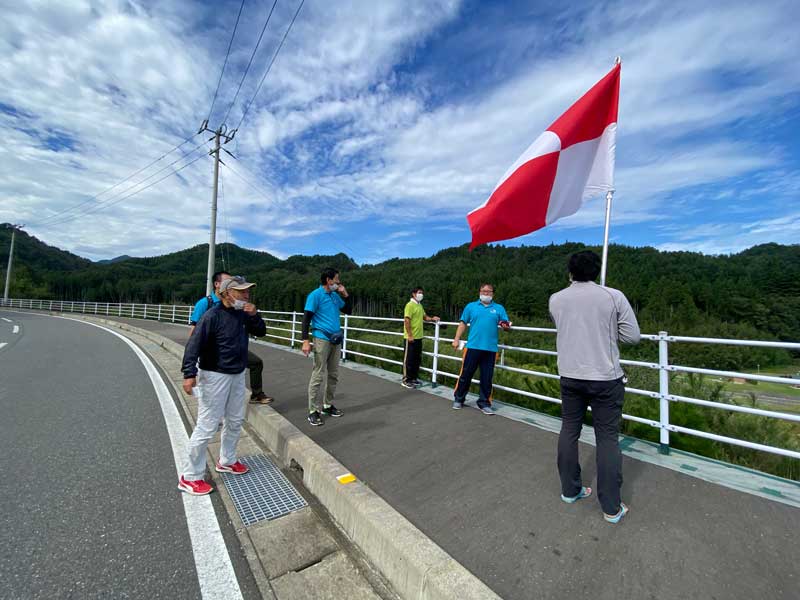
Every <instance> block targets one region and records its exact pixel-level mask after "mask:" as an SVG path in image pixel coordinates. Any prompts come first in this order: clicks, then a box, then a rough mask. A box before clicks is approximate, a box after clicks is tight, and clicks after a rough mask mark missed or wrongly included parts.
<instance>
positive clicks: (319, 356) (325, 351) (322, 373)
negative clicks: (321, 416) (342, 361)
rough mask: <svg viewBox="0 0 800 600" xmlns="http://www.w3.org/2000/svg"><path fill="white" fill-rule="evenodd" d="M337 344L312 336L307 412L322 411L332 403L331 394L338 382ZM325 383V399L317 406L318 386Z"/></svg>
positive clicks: (338, 351) (338, 352)
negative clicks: (312, 355) (312, 360)
mask: <svg viewBox="0 0 800 600" xmlns="http://www.w3.org/2000/svg"><path fill="white" fill-rule="evenodd" d="M339 356H340V350H339V346H334V345H333V344H331V343H330V342H329V341H328V340H323V339H321V338H318V337H314V368H313V370H312V371H311V380H310V381H309V382H308V412H309V413H312V412H314V411H315V410H318V411H322V408H323V407H324V408H327V407H329V406H330V405H331V404H333V395H334V394H335V393H336V384H337V383H338V382H339ZM323 383H324V384H325V401H324V403H323V405H322V406H319V402H318V401H317V396H318V395H319V388H320V387H321V386H322V384H323Z"/></svg>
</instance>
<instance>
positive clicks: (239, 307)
mask: <svg viewBox="0 0 800 600" xmlns="http://www.w3.org/2000/svg"><path fill="white" fill-rule="evenodd" d="M245 304H247V302H246V301H245V300H234V301H233V308H235V309H236V310H244V305H245Z"/></svg>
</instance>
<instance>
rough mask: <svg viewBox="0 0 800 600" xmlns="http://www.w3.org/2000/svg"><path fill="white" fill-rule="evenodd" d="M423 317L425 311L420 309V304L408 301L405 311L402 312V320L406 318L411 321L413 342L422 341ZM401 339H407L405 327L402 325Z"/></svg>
mask: <svg viewBox="0 0 800 600" xmlns="http://www.w3.org/2000/svg"><path fill="white" fill-rule="evenodd" d="M424 316H425V309H424V308H422V304H420V303H419V302H415V301H414V300H409V301H408V304H406V309H405V310H404V311H403V318H406V317H408V318H409V319H411V335H413V336H414V339H415V340H421V339H422V335H423V333H422V321H423V317H424ZM403 337H404V338H405V339H408V332H407V331H406V328H405V325H403Z"/></svg>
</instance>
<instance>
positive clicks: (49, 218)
mask: <svg viewBox="0 0 800 600" xmlns="http://www.w3.org/2000/svg"><path fill="white" fill-rule="evenodd" d="M196 135H197V134H194V135H191V136H189V137H188V138H186V139H185V140H183V141H182V142H181V143H180V144H178V145H177V146H175V147H173V148H172V149H170V150H167V151H166V152H165V153H164V154H162V155H161V156H159V157H158V158H157V159H155V160H154V161H152V162H149V163H147V164H146V165H145V166H143V167H142V168H141V169H139V170H138V171H134V172H133V173H131V174H130V175H128V176H127V177H126V178H125V179H122V180H120V181H118V182H117V183H115V184H114V185H112V186H111V187H109V188H106V189H105V190H103V191H102V192H100V193H99V194H95V195H94V196H92V197H91V198H87V199H86V200H83V201H82V202H79V203H78V204H75V205H74V206H70V207H67V208H65V209H63V210H60V211H58V212H56V213H54V214H52V215H48V216H47V217H45V218H43V219H42V220H41V221H39V222H38V223H34V224H33V226H36V227H41V226H42V225H51V224H52V223H48V221H52V220H53V219H59V218H60V217H62V216H63V215H65V214H66V213H68V212H71V211H73V210H75V209H77V208H80V207H81V206H83V205H85V204H88V203H89V202H91V201H92V200H98V199H99V198H100V196H102V195H103V194H105V193H107V192H110V191H111V190H113V189H114V188H116V187H119V186H120V185H122V184H123V183H125V182H126V181H129V180H131V179H132V178H134V177H136V176H137V175H138V174H139V173H141V172H143V171H145V170H147V169H149V168H150V167H152V166H153V165H154V164H156V163H157V162H159V161H161V160H163V159H164V158H166V157H167V156H169V155H170V154H172V153H173V152H175V150H177V149H178V148H180V147H181V146H183V145H185V144H186V143H187V142H189V141H191V140H192V139H193V138H194V137H195V136H196ZM191 152H193V150H192V151H190V152H189V153H190V154H191ZM142 181H147V178H146V179H143V180H142ZM139 183H141V182H139ZM135 185H139V184H135ZM134 187H135V186H134ZM128 189H131V188H128ZM123 193H124V191H123Z"/></svg>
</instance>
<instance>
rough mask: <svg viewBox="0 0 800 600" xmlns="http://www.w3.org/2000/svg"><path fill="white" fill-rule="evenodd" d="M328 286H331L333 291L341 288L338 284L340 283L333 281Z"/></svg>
mask: <svg viewBox="0 0 800 600" xmlns="http://www.w3.org/2000/svg"><path fill="white" fill-rule="evenodd" d="M328 287H329V288H330V290H331V291H332V292H335V291H336V290H338V289H339V284H338V283H332V284H330V285H329V286H328Z"/></svg>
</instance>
